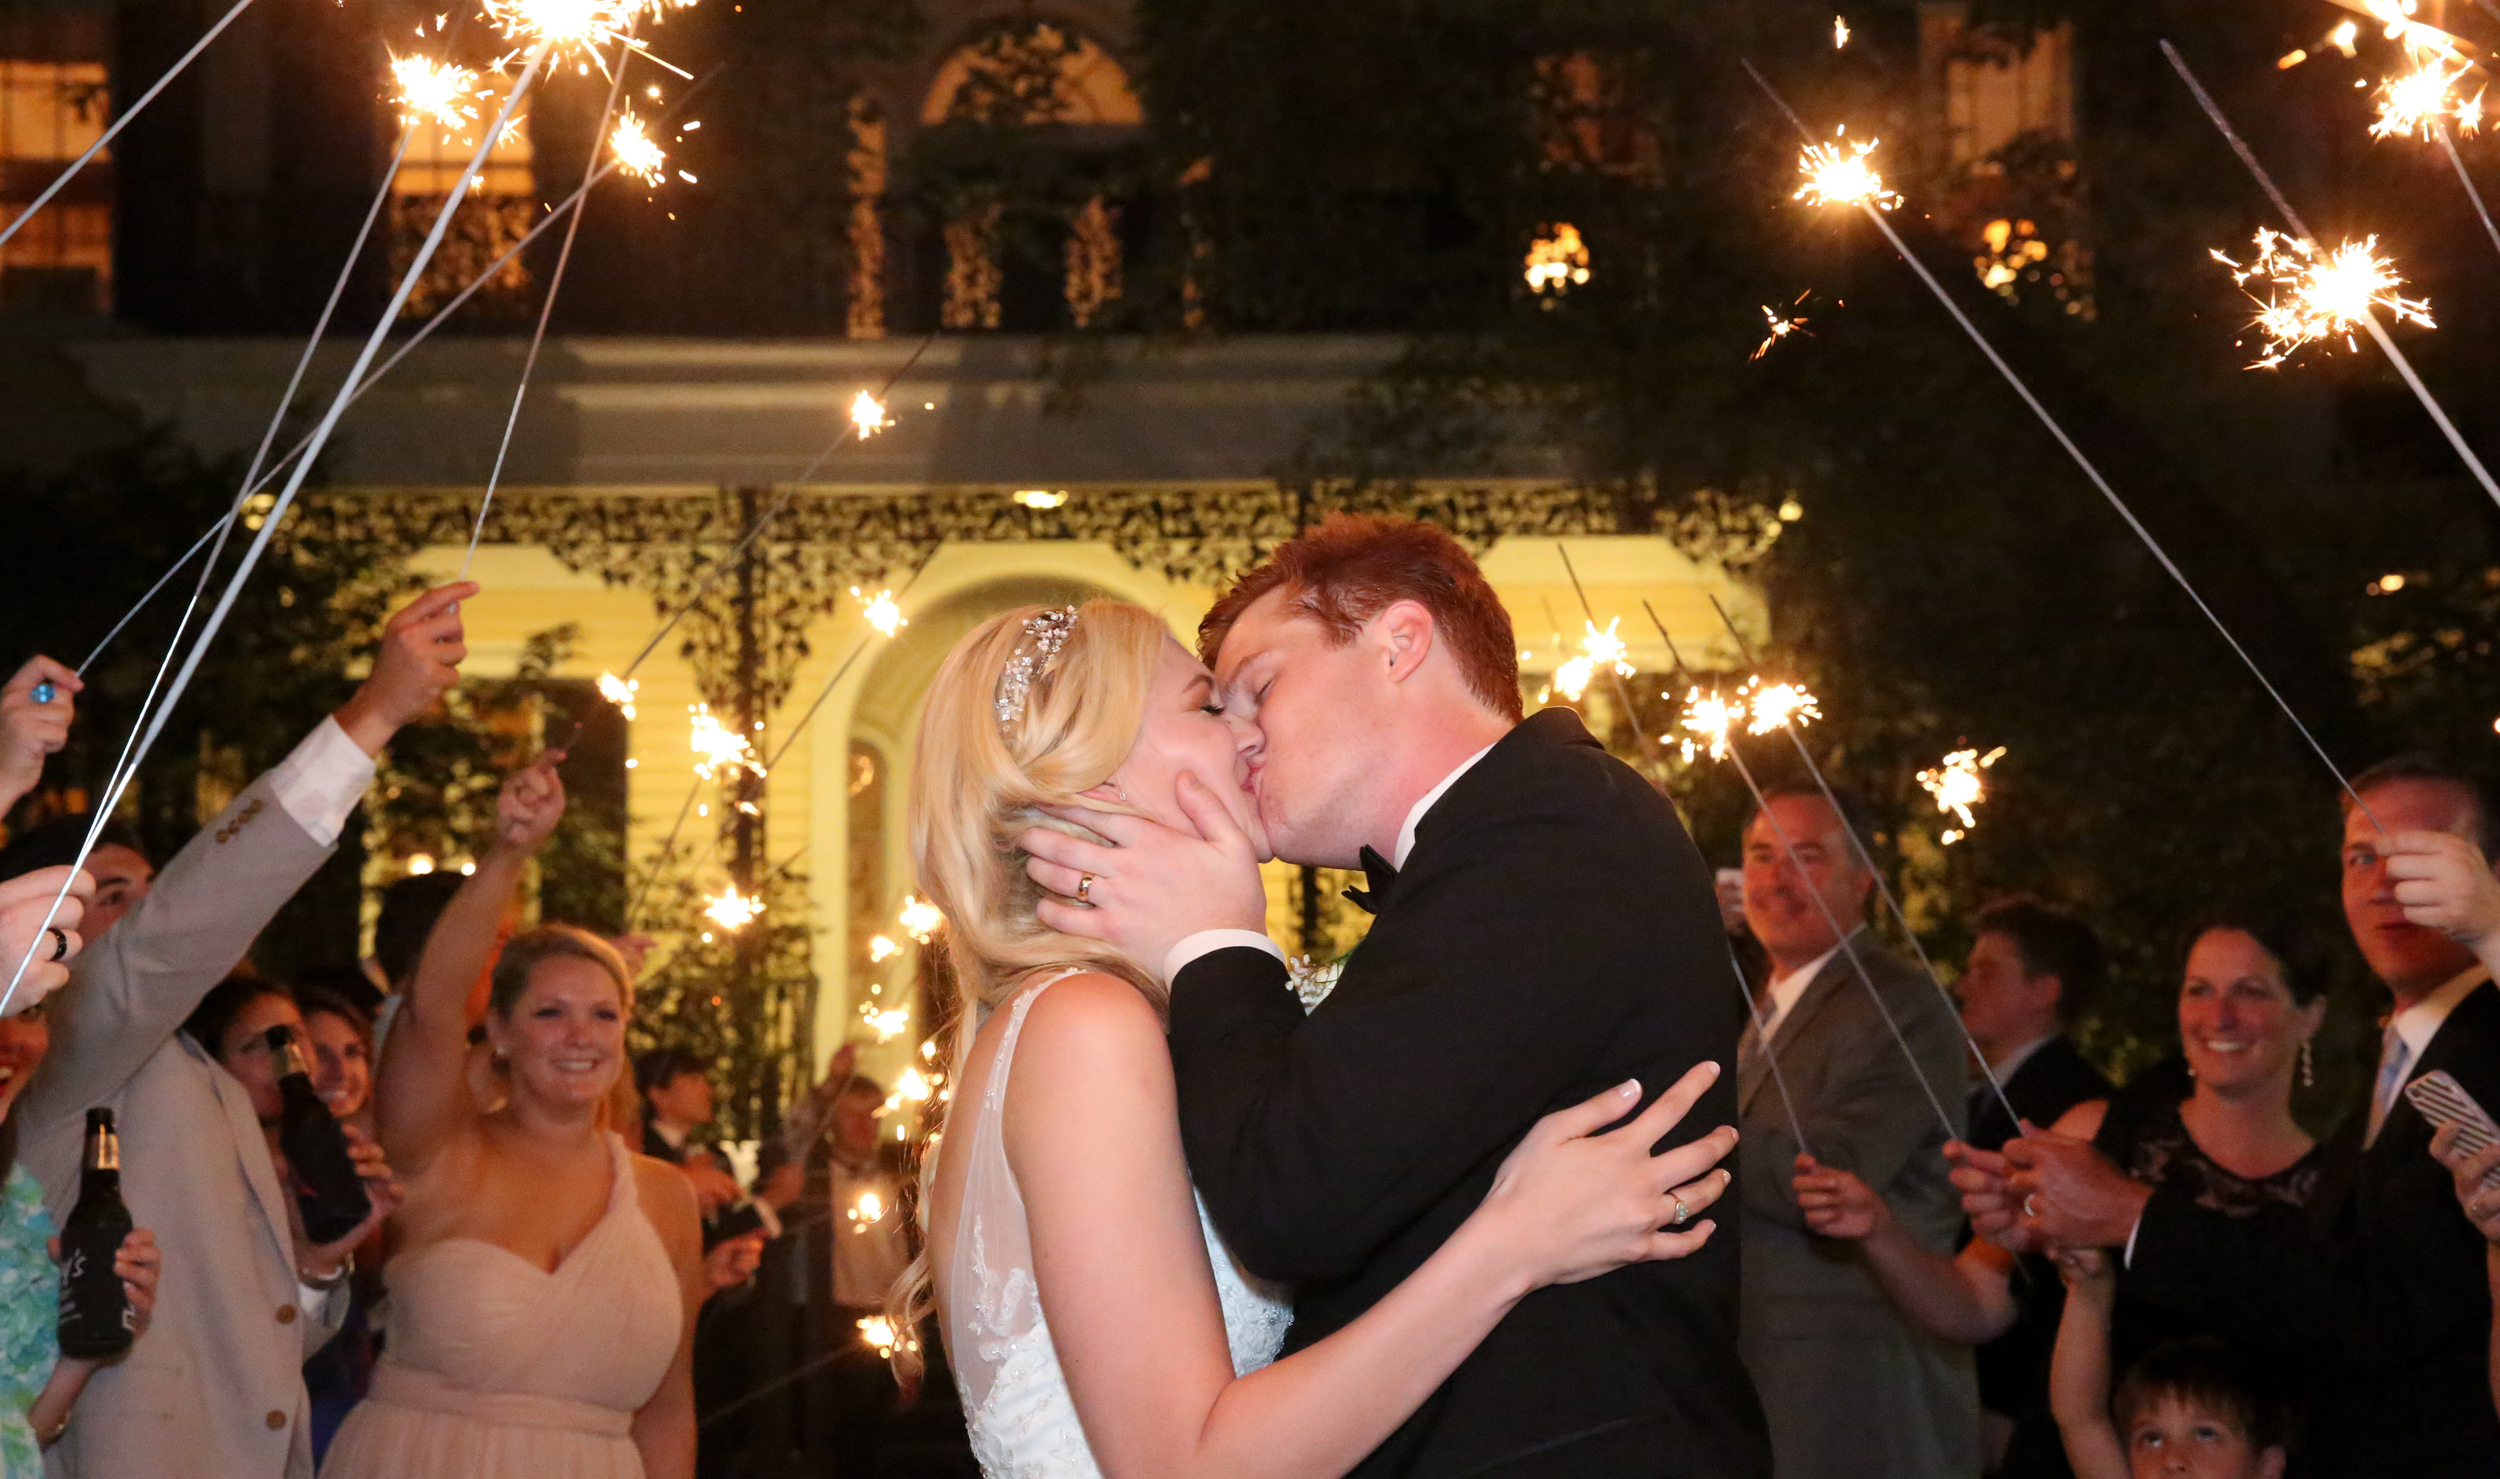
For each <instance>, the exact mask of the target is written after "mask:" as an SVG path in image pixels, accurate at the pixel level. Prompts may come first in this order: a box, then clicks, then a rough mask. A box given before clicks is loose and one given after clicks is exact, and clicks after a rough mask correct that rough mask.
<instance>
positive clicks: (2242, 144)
mask: <svg viewBox="0 0 2500 1479" xmlns="http://www.w3.org/2000/svg"><path fill="white" fill-rule="evenodd" d="M2161 54H2162V55H2163V56H2165V57H2167V58H2169V59H2170V69H2171V70H2172V71H2174V72H2176V73H2178V74H2179V80H2180V81H2182V82H2184V83H2186V84H2187V85H2188V91H2189V92H2191V93H2194V94H2195V95H2196V106H2198V107H2199V108H2202V109H2204V110H2205V116H2206V117H2207V118H2209V119H2211V120H2213V125H2214V127H2215V128H2216V129H2217V130H2219V131H2220V132H2221V134H2222V137H2223V139H2224V141H2225V142H2227V143H2228V144H2230V146H2231V152H2232V153H2234V154H2237V155H2238V156H2239V157H2240V163H2242V164H2244V165H2246V166H2248V173H2249V175H2250V176H2251V177H2252V178H2254V179H2255V180H2256V181H2257V185H2258V188H2260V189H2262V190H2264V191H2265V192H2266V198H2267V199H2268V200H2271V201H2273V202H2274V208H2275V209H2276V210H2277V211H2279V212H2281V213H2282V216H2283V221H2284V224H2285V225H2288V226H2290V227H2291V228H2292V231H2293V233H2294V234H2295V235H2297V236H2299V237H2300V238H2301V239H2302V240H2304V241H2308V242H2315V241H2316V240H2317V238H2316V237H2315V236H2313V235H2311V234H2310V231H2309V227H2308V224H2307V223H2306V222H2304V221H2302V220H2301V218H2300V212H2298V211H2296V210H2293V209H2292V203H2291V202H2290V201H2289V200H2287V199H2285V198H2284V196H2283V192H2282V191H2281V190H2279V189H2276V188H2275V184H2274V177H2273V176H2272V175H2270V174H2268V173H2266V167H2265V166H2264V165H2262V164H2260V163H2258V162H2257V154H2256V151H2255V150H2252V149H2250V148H2249V147H2248V141H2247V140H2245V139H2243V138H2241V137H2240V131H2239V130H2238V129H2236V128H2233V127H2232V126H2231V120H2230V119H2229V118H2227V117H2225V116H2224V115H2223V112H2222V105H2221V104H2219V103H2216V102H2215V101H2214V99H2213V94H2211V93H2209V92H2207V91H2205V84H2204V83H2202V82H2199V81H2197V80H2196V74H2195V73H2194V72H2193V71H2190V70H2189V69H2188V64H2187V58H2185V57H2183V56H2181V55H2179V49H2178V48H2177V47H2175V46H2173V45H2171V44H2170V43H2169V42H2168V41H2164V42H2162V44H2161ZM1755 75H1756V77H1757V79H1758V78H1759V76H1760V74H1759V73H1757V74H1755ZM1764 86H1766V87H1767V86H1769V84H1768V83H1765V84H1764ZM2458 169H2459V171H2460V172H2462V171H2463V169H2464V166H2463V165H2459V166H2458ZM2469 188H2470V186H2469ZM1885 235H1887V236H1889V235H1891V233H1890V232H1889V231H1887V232H1886V233H1885ZM2496 239H2500V238H2496ZM1904 255H1905V256H1906V253H1905V254H1904ZM1920 272H1921V275H1924V273H1925V269H1924V268H1921V269H1920ZM1955 313H1956V315H1957V316H1958V315H1959V313H1960V310H1959V309H1956V310H1955ZM2362 326H2363V327H2365V328H2367V329H2368V330H2369V331H2370V341H2371V342H2372V343H2374V344H2376V345H2377V346H2378V347H2379V352H2380V353H2382V354H2384V355H2386V356H2387V361H2388V363H2389V364H2392V365H2394V366H2395V367H2396V373H2397V374H2399V375H2401V376H2403V377H2404V382H2405V384H2406V386H2407V387H2409V388H2410V389H2411V390H2412V391H2413V397H2414V399H2415V400H2418V401H2420V402H2421V403H2422V409H2423V410H2425V411H2428V412H2430V414H2431V420H2433V421H2435V422H2437V423H2438V424H2439V431H2440V434H2441V435H2442V436H2445V437H2446V438H2447V439H2448V445H2449V446H2451V447H2453V448H2455V449H2456V453H2457V456H2458V457H2459V458H2460V459H2461V460H2462V461H2463V462H2464V463H2465V467H2466V470H2467V471H2468V472H2470V473H2472V474H2473V475H2474V481H2475V482H2477V483H2480V484H2482V486H2483V491H2484V492H2485V493H2488V494H2490V495H2491V501H2492V502H2494V503H2500V482H2494V481H2492V476H2491V473H2490V471H2489V470H2488V469H2487V468H2485V467H2484V466H2483V460H2482V459H2481V458H2480V457H2477V456H2475V455H2474V449H2473V448H2471V447H2469V446H2467V445H2466V444H2465V436H2464V434H2463V433H2462V432H2459V431H2458V430H2457V425H2456V423H2455V422H2453V421H2451V420H2449V419H2448V412H2447V409H2446V408H2445V407H2443V406H2441V405H2440V404H2439V400H2438V398H2437V397H2436V396H2433V395H2432V394H2431V391H2430V387H2429V386H2427V385H2424V384H2423V383H2422V377H2421V376H2419V375H2417V374H2415V373H2414V372H2413V361H2411V360H2409V359H2407V358H2406V357H2405V352H2404V351H2403V350H2402V349H2399V348H2397V347H2396V341H2395V340H2394V339H2392V338H2389V337H2388V334H2387V330H2386V328H2385V327H2384V326H2383V325H2381V324H2380V323H2379V321H2378V315H2377V314H2375V313H2371V314H2365V315H2364V316H2363V318H2362ZM1994 357H1995V356H1994V354H1993V352H1992V353H1991V355H1990V358H1994ZM2007 373H2008V374H2011V373H2012V372H2011V371H2008V372H2007ZM2026 398H2028V396H2026ZM2043 414H2044V415H2045V414H2046V413H2043ZM2164 563H2167V561H2165V562H2164ZM2200 604H2201V603H2200ZM2313 743H2314V741H2313ZM2344 789H2345V790H2346V791H2347V792H2349V791H2350V790H2351V789H2352V788H2351V787H2350V786H2347V787H2345V788H2344ZM2354 800H2355V804H2358V803H2359V798H2358V797H2356V798H2354ZM2365 815H2366V811H2365ZM2373 824H2374V825H2375V819H2373Z"/></svg>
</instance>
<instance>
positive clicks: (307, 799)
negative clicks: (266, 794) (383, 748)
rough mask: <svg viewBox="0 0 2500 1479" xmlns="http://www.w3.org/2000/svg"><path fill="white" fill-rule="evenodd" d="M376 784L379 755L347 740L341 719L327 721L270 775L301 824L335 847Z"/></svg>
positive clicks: (271, 785) (282, 802)
mask: <svg viewBox="0 0 2500 1479" xmlns="http://www.w3.org/2000/svg"><path fill="white" fill-rule="evenodd" d="M372 786H373V757H372V756H371V755H368V754H366V753H365V752H364V747H363V746H362V745H359V744H357V743H356V742H355V741H354V740H352V739H349V738H348V737H347V731H346V730H344V729H341V728H339V721H338V720H336V719H324V720H322V721H321V723H320V724H319V725H318V726H317V727H316V728H315V729H314V730H313V732H312V733H310V734H308V735H306V736H304V740H303V743H301V744H299V745H297V746H296V747H295V749H294V750H293V751H292V752H291V753H289V754H288V756H287V757H286V758H285V759H284V760H281V761H279V762H278V768H277V769H275V770H273V771H271V772H269V789H270V790H272V791H275V792H277V793H278V804H279V805H280V806H282V807H285V808H286V814H287V815H288V816H290V817H293V818H294V819H295V825H297V826H299V827H301V828H303V829H304V831H305V834H306V835H308V836H310V837H311V838H312V840H313V841H315V842H318V843H320V844H321V845H322V846H323V847H334V846H336V845H337V843H338V840H339V831H340V829H341V828H343V827H345V826H346V825H347V814H348V813H349V812H351V811H354V810H355V809H356V803H357V802H359V801H362V800H364V799H365V792H366V791H368V790H370V789H372Z"/></svg>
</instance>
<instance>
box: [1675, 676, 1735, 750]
mask: <svg viewBox="0 0 2500 1479" xmlns="http://www.w3.org/2000/svg"><path fill="white" fill-rule="evenodd" d="M1744 716H1745V702H1744V700H1743V699H1728V698H1723V697H1721V696H1720V695H1719V694H1718V693H1717V692H1715V691H1714V692H1710V693H1704V692H1702V691H1701V690H1700V689H1699V688H1695V689H1693V691H1692V692H1690V693H1687V694H1686V695H1684V728H1685V729H1686V730H1687V731H1689V733H1688V735H1687V736H1686V738H1685V739H1684V740H1683V741H1682V743H1683V747H1684V758H1685V759H1686V760H1688V761H1689V760H1691V759H1692V758H1693V755H1694V752H1695V751H1696V750H1699V751H1700V752H1702V753H1704V754H1707V755H1708V756H1709V757H1710V758H1711V759H1713V760H1724V759H1726V758H1727V748H1728V736H1729V734H1731V733H1732V732H1734V730H1735V728H1736V725H1737V723H1738V722H1739V721H1740V720H1742V719H1743V718H1744Z"/></svg>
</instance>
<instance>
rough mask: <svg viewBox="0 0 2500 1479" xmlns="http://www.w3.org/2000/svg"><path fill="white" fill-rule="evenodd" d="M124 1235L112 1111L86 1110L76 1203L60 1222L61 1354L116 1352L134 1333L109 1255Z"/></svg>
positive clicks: (126, 1296) (126, 1217) (126, 1294)
mask: <svg viewBox="0 0 2500 1479" xmlns="http://www.w3.org/2000/svg"><path fill="white" fill-rule="evenodd" d="M129 1236H130V1209H129V1208H128V1207H127V1206H124V1205H123V1204H122V1146H121V1137H120V1136H119V1135H116V1134H115V1133H114V1132H113V1111H111V1110H109V1109H90V1110H88V1111H87V1154H86V1161H85V1169H84V1170H83V1171H81V1172H80V1174H79V1178H78V1205H77V1206H75V1207H72V1208H71V1209H70V1213H69V1220H68V1221H67V1222H64V1223H62V1224H61V1322H60V1337H61V1354H62V1355H64V1356H76V1357H79V1358H81V1359H85V1360H100V1359H103V1358H105V1357H108V1356H118V1355H120V1354H121V1353H122V1352H124V1351H126V1350H128V1349H130V1343H131V1341H132V1340H134V1339H135V1338H136V1337H137V1329H138V1317H137V1313H136V1312H135V1311H134V1310H132V1309H131V1307H130V1291H128V1290H127V1289H124V1288H123V1287H122V1280H121V1275H119V1274H117V1273H115V1272H113V1259H114V1258H115V1257H116V1256H117V1255H118V1254H119V1253H120V1252H121V1247H122V1241H123V1240H124V1239H126V1238H128V1237H129Z"/></svg>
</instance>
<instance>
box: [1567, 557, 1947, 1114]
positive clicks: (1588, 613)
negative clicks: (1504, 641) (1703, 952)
mask: <svg viewBox="0 0 2500 1479" xmlns="http://www.w3.org/2000/svg"><path fill="white" fill-rule="evenodd" d="M1554 553H1556V554H1558V555H1561V556H1562V563H1563V573H1564V574H1565V575H1568V576H1570V577H1571V589H1572V591H1573V592H1574V593H1575V594H1577V595H1578V596H1579V598H1580V611H1581V613H1582V614H1583V615H1584V616H1585V617H1586V618H1587V620H1588V624H1589V630H1591V631H1595V630H1597V611H1596V608H1595V607H1593V606H1591V605H1590V604H1589V593H1588V590H1587V589H1586V588H1585V587H1583V586H1582V585H1581V584H1580V572H1579V571H1578V570H1577V569H1575V568H1574V567H1573V566H1572V563H1571V551H1570V550H1569V549H1567V548H1565V547H1564V545H1563V542H1562V541H1561V540H1559V539H1557V540H1555V541H1554ZM1558 625H1559V623H1558ZM1682 665H1683V664H1682V663H1681V662H1679V663H1678V664H1677V666H1678V667H1681V666H1682ZM1603 666H1604V667H1605V669H1606V671H1607V672H1608V673H1609V674H1611V675H1612V676H1613V678H1614V680H1615V696H1616V698H1618V699H1619V700H1621V701H1622V704H1623V713H1624V716H1625V717H1626V718H1628V719H1630V720H1631V721H1632V737H1633V738H1634V739H1636V740H1638V741H1639V742H1640V746H1641V753H1642V754H1643V755H1644V756H1646V757H1647V758H1648V760H1649V763H1650V766H1651V767H1652V769H1659V768H1661V760H1662V758H1663V757H1661V756H1660V754H1659V752H1658V745H1657V742H1656V741H1654V740H1652V739H1651V738H1650V737H1649V730H1648V728H1647V727H1646V726H1644V725H1643V724H1642V723H1641V719H1640V713H1639V711H1638V710H1636V709H1634V708H1633V707H1632V687H1631V685H1630V684H1629V683H1627V682H1625V681H1624V677H1623V673H1622V671H1621V670H1620V669H1618V668H1616V667H1615V665H1614V664H1613V663H1606V664H1603ZM1650 784H1651V785H1653V786H1657V787H1658V788H1659V791H1660V794H1662V795H1663V794H1664V793H1665V789H1666V788H1665V786H1664V784H1663V783H1662V782H1660V781H1659V780H1657V779H1656V778H1654V777H1653V778H1652V780H1651V781H1650ZM1727 964H1728V970H1729V972H1730V973H1731V974H1732V975H1733V976H1734V977H1735V980H1736V995H1737V996H1738V997H1739V998H1740V999H1741V1000H1742V1001H1743V1002H1744V1003H1745V1015H1746V1017H1747V1018H1748V1019H1750V1020H1751V1021H1752V1022H1753V1032H1754V1038H1755V1040H1756V1041H1758V1042H1760V1043H1761V1044H1762V1056H1763V1058H1764V1059H1765V1060H1766V1061H1767V1062H1768V1063H1769V1064H1770V1065H1771V1086H1772V1087H1773V1088H1774V1089H1776V1090H1778V1091H1779V1096H1780V1109H1781V1110H1782V1111H1783V1112H1784V1113H1786V1114H1787V1116H1788V1133H1789V1134H1790V1135H1792V1136H1794V1137H1795V1138H1796V1141H1797V1148H1798V1149H1799V1150H1802V1151H1804V1152H1805V1153H1806V1154H1808V1155H1812V1154H1814V1147H1813V1146H1812V1145H1810V1144H1808V1143H1807V1142H1806V1127H1805V1124H1804V1122H1802V1121H1801V1120H1799V1119H1798V1118H1797V1101H1796V1100H1794V1099H1792V1098H1790V1097H1789V1094H1788V1073H1787V1070H1785V1069H1783V1068H1781V1067H1780V1060H1779V1054H1777V1053H1775V1052H1773V1051H1772V1050H1771V1029H1770V1024H1769V1023H1767V1022H1765V1021H1764V1020H1763V1017H1762V1004H1761V1003H1760V1002H1757V1001H1755V1000H1754V999H1753V988H1752V987H1751V986H1750V985H1748V984H1746V981H1745V966H1744V962H1742V961H1740V960H1738V959H1737V958H1736V941H1735V940H1734V939H1733V938H1730V939H1729V940H1728V942H1727ZM1912 1066H1913V1067H1915V1066H1916V1065H1912Z"/></svg>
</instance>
